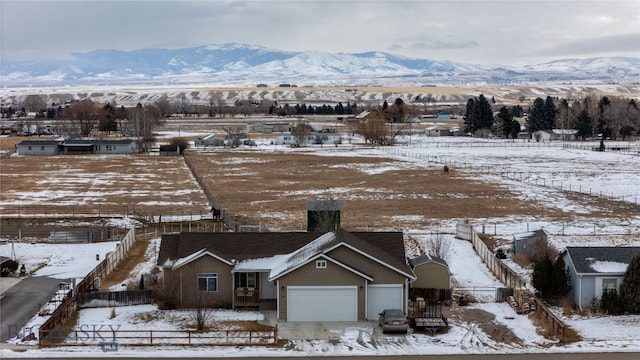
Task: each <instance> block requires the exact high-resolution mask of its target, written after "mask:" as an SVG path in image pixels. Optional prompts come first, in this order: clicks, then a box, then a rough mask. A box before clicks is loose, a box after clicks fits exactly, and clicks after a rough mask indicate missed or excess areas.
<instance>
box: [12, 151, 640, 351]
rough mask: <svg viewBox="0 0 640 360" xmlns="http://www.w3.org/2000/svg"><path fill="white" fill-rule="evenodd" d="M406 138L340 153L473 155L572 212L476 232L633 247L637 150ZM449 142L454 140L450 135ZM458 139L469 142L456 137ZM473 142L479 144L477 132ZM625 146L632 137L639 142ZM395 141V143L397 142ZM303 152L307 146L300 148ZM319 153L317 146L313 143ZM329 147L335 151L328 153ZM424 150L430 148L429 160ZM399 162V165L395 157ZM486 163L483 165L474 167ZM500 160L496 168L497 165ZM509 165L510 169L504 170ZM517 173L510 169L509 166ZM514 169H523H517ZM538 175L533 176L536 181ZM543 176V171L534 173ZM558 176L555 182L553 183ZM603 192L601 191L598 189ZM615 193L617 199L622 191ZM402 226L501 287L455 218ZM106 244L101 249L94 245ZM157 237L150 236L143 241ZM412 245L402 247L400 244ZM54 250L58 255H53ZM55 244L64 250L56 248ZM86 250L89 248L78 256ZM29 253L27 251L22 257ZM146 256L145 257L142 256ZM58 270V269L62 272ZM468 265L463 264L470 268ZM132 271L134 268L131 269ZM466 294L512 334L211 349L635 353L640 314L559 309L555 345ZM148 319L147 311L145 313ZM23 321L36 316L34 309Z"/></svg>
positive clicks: (639, 176) (463, 272)
mask: <svg viewBox="0 0 640 360" xmlns="http://www.w3.org/2000/svg"><path fill="white" fill-rule="evenodd" d="M418 140H420V139H415V138H414V139H413V143H414V144H415V145H416V146H404V147H397V148H394V149H392V150H389V149H388V148H387V149H368V150H352V151H351V152H350V151H347V150H345V151H344V153H343V155H345V156H380V155H386V156H389V157H391V158H397V159H403V160H405V161H414V162H415V163H416V166H424V165H425V163H427V162H435V161H437V162H436V164H440V163H441V162H445V163H450V164H456V165H455V166H456V167H459V168H464V165H463V164H473V166H475V167H478V168H479V169H475V170H471V169H470V170H469V171H476V173H477V176H479V177H482V178H485V179H489V180H491V181H496V182H500V183H502V184H504V185H505V186H510V187H512V188H515V189H518V194H519V196H520V197H521V198H522V200H523V201H526V200H527V199H537V200H543V201H544V202H545V203H546V204H549V205H548V206H553V207H557V208H561V209H565V210H566V211H568V212H572V213H574V214H575V215H574V221H571V222H570V223H569V222H556V221H553V219H548V218H544V217H540V218H522V217H520V218H492V217H491V216H490V214H487V217H486V218H484V219H476V220H474V222H472V224H473V225H474V227H475V228H476V230H477V231H482V229H483V228H484V230H485V231H486V232H488V233H492V234H495V235H497V236H498V237H503V238H505V239H508V238H509V237H510V236H512V235H513V234H517V233H523V232H527V231H529V230H533V229H538V228H543V229H545V230H546V231H547V233H548V234H549V239H550V242H551V244H552V245H553V246H555V247H556V248H558V249H561V248H563V247H565V246H567V245H576V244H581V245H589V244H591V245H626V246H640V238H638V235H637V234H639V233H640V211H639V210H638V207H637V204H638V202H639V201H640V187H639V186H638V184H640V171H639V170H638V169H640V157H638V156H631V155H621V154H617V153H613V152H604V153H602V152H595V151H590V150H581V149H572V148H563V147H559V146H553V147H548V146H517V147H516V146H513V147H512V146H510V145H505V144H501V143H500V142H486V144H484V145H477V146H470V145H467V146H465V145H461V144H452V143H450V141H448V140H438V142H439V145H438V146H437V145H436V144H435V143H434V141H433V139H423V140H424V143H423V145H419V142H418ZM452 141H454V143H455V142H457V141H459V140H458V139H456V140H452ZM465 141H473V140H471V139H465ZM479 143H483V142H482V141H479V142H478V144H479ZM632 145H635V146H638V145H639V144H638V143H634V144H632ZM400 150H401V151H400ZM305 151H310V150H309V149H305ZM317 151H318V152H319V153H320V152H321V151H322V150H321V149H318V150H317ZM331 155H332V156H335V155H336V154H335V152H332V153H331ZM433 157H437V158H438V160H436V159H434V158H433ZM403 166H406V165H403ZM482 168H485V169H488V170H484V171H482V170H481V169H482ZM497 169H499V170H497ZM507 174H511V175H507ZM513 174H517V175H513ZM520 175H522V176H523V178H520V177H519V176H520ZM535 179H537V180H535ZM541 179H543V180H541ZM559 183H562V185H559ZM569 188H570V189H571V191H576V189H577V191H578V192H580V193H582V194H583V195H580V196H589V195H588V192H587V191H582V190H585V189H586V188H588V189H589V190H588V191H590V192H591V193H592V195H598V196H599V194H600V192H602V193H604V195H606V194H607V193H610V194H612V196H606V197H607V198H611V197H613V198H616V201H622V202H626V203H628V204H629V207H628V209H629V211H628V212H627V213H624V214H622V213H612V214H605V215H602V216H598V217H594V216H590V215H592V213H593V212H596V211H600V210H597V209H596V206H595V205H594V206H585V205H581V206H577V205H576V203H575V201H574V200H572V198H571V197H570V196H568V195H567V194H566V193H564V192H563V191H561V190H567V189H569ZM604 195H603V197H604ZM622 196H624V198H622ZM406 231H407V233H408V235H410V236H411V237H413V238H415V239H416V240H417V242H418V243H420V244H424V243H425V242H427V241H429V239H430V238H431V236H432V234H431V232H432V231H438V233H441V234H442V236H444V237H445V238H446V239H447V240H449V241H450V243H451V257H450V259H448V260H449V265H450V269H451V272H452V276H453V278H454V281H455V283H456V284H457V286H459V287H464V288H473V287H477V288H482V287H497V286H500V284H499V283H498V281H497V280H496V279H495V278H494V277H493V276H492V275H491V274H490V273H489V271H488V270H487V269H486V267H485V266H484V265H483V264H482V263H481V262H480V260H479V259H478V258H477V256H475V254H474V252H473V249H472V248H471V244H469V243H468V242H466V241H463V240H458V239H455V238H454V232H455V221H451V222H444V223H440V224H439V228H438V229H430V228H427V227H426V226H425V225H422V224H421V223H420V222H419V221H416V224H415V227H414V228H410V229H406ZM87 246H95V248H93V247H92V248H83V247H81V246H78V245H73V246H69V247H65V248H61V247H59V246H58V245H43V244H33V245H31V244H21V245H20V246H17V244H16V247H15V252H16V254H17V255H18V256H24V258H23V259H24V260H23V261H30V262H27V263H28V264H33V265H31V266H35V264H41V263H45V262H48V263H51V264H52V265H54V264H55V267H54V266H52V267H51V268H50V269H49V268H48V266H44V267H42V268H41V269H40V270H39V271H38V273H37V274H36V275H45V274H64V276H65V277H70V276H79V277H81V276H83V274H85V273H86V272H87V271H88V270H87V269H90V268H91V266H92V265H94V264H95V263H96V261H95V254H96V253H99V252H100V251H108V249H109V246H115V245H113V244H111V245H109V244H93V245H87ZM99 246H105V247H106V248H99ZM152 246H157V240H154V241H152ZM412 251H415V249H408V252H412ZM58 252H60V254H58ZM62 253H64V256H63V254H62ZM10 254H11V248H10V245H9V244H5V245H1V246H0V255H3V256H9V255H10ZM87 254H89V255H87ZM27 259H29V260H27ZM150 261H152V259H150ZM150 266H151V263H148V264H141V265H140V266H139V268H138V270H137V271H138V272H141V271H145V269H148V268H149V267H150ZM61 269H65V270H64V271H63V270H61ZM470 269H472V270H471V271H470ZM136 276H137V274H136ZM475 297H476V298H478V299H479V300H480V301H479V302H478V303H476V304H473V305H472V307H473V308H477V309H480V310H484V311H486V312H488V313H491V314H494V315H495V319H494V320H493V321H494V322H495V323H497V324H500V325H504V326H506V327H507V328H508V329H510V330H511V331H512V332H513V333H514V334H515V335H516V336H517V337H518V338H519V339H520V342H518V343H504V342H498V341H495V340H493V339H492V338H491V337H490V336H488V335H487V334H485V333H484V332H483V331H482V329H481V328H480V327H479V325H480V324H475V323H464V322H456V321H455V320H452V321H451V328H450V329H449V331H448V332H447V333H445V334H438V335H436V336H430V335H424V334H410V335H407V336H406V337H405V336H394V335H388V336H387V335H385V336H377V335H376V334H375V332H374V331H373V328H372V325H371V324H366V325H363V326H356V327H349V328H345V329H344V330H342V333H341V335H340V339H341V340H340V341H339V342H330V341H303V340H296V341H292V342H290V343H289V345H288V346H286V347H284V348H274V347H259V346H257V347H241V348H236V347H216V348H215V352H216V356H225V357H238V356H256V357H277V356H310V355H365V354H366V355H396V354H398V355H399V354H403V355H404V354H407V353H412V354H466V353H524V352H538V351H539V352H542V351H544V352H549V351H551V352H606V351H630V352H640V315H627V316H615V317H608V316H586V315H585V316H577V315H572V316H569V317H563V320H564V321H565V322H566V324H568V325H569V326H571V327H572V328H573V329H575V330H576V331H577V332H578V333H579V334H580V336H581V337H582V340H581V341H578V342H575V343H571V344H569V345H559V344H557V343H556V342H555V341H552V340H549V339H546V338H544V337H542V336H541V335H540V334H539V330H538V329H536V327H535V326H534V325H533V323H532V322H531V320H530V319H529V318H528V317H526V316H523V315H517V314H516V313H515V312H514V311H513V310H512V309H511V308H510V307H509V306H508V305H507V304H496V303H493V302H491V301H490V298H489V296H487V295H485V294H483V293H482V292H479V293H478V294H475ZM155 310H156V309H155V308H154V307H153V306H148V305H145V306H139V307H129V308H125V307H123V308H117V310H116V312H117V317H116V318H115V320H117V324H118V325H122V328H125V327H127V326H134V325H133V324H134V322H136V321H138V322H139V321H140V320H139V319H140V313H145V312H155ZM216 316H217V317H220V318H225V319H229V318H234V317H235V318H237V319H238V320H247V319H250V320H254V319H255V320H257V319H259V318H260V316H261V314H258V313H236V312H225V311H219V312H216ZM108 317H109V314H108V311H107V310H106V309H92V310H88V309H87V310H82V311H81V312H80V319H79V323H95V324H108V323H109V322H110V321H112V320H110V319H108ZM150 318H151V317H150ZM32 324H37V319H36V318H34V320H33V322H32ZM145 326H147V327H150V328H151V327H152V328H155V329H167V328H172V327H173V326H175V324H173V323H172V322H170V321H168V322H167V321H162V320H160V319H158V320H157V321H152V322H149V323H147V324H146V325H145ZM152 349H153V350H154V352H153V356H155V357H164V356H166V357H169V356H180V357H187V356H205V355H209V353H208V351H211V348H207V347H194V348H182V347H181V348H175V347H162V348H152ZM1 351H2V352H1V353H0V355H6V356H9V355H10V356H13V357H18V356H22V357H25V358H27V357H43V356H53V357H56V356H77V357H91V356H103V355H104V353H103V352H102V351H101V350H100V348H98V347H97V346H96V347H65V348H61V349H28V350H26V351H24V352H14V351H12V350H8V349H2V350H1ZM149 351H150V348H143V349H138V348H126V347H122V348H120V349H119V352H118V356H123V355H130V356H134V357H138V356H139V357H148V355H149Z"/></svg>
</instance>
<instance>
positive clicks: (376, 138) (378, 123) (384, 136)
mask: <svg viewBox="0 0 640 360" xmlns="http://www.w3.org/2000/svg"><path fill="white" fill-rule="evenodd" d="M354 132H355V133H356V134H359V135H361V136H362V137H364V140H365V142H369V143H371V144H377V145H382V144H385V143H387V142H388V141H389V139H390V134H389V127H388V126H387V121H386V120H385V118H384V114H383V113H382V111H380V110H372V111H371V113H370V115H369V116H368V117H367V118H365V119H362V120H360V121H359V122H358V123H357V124H356V126H355V128H354Z"/></svg>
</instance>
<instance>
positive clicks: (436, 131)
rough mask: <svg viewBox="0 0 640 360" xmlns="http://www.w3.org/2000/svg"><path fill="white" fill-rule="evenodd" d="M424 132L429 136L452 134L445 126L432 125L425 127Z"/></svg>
mask: <svg viewBox="0 0 640 360" xmlns="http://www.w3.org/2000/svg"><path fill="white" fill-rule="evenodd" d="M424 134H425V135H426V136H429V137H435V136H450V135H451V132H450V131H449V129H448V128H444V127H442V126H431V127H428V128H426V129H424Z"/></svg>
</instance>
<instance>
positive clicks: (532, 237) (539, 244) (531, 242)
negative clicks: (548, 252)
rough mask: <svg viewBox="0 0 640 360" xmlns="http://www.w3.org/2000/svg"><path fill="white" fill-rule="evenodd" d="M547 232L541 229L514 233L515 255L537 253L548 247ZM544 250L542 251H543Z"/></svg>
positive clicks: (513, 247) (513, 249) (513, 248)
mask: <svg viewBox="0 0 640 360" xmlns="http://www.w3.org/2000/svg"><path fill="white" fill-rule="evenodd" d="M546 245H547V233H546V232H545V231H544V230H542V229H540V230H534V231H530V232H526V233H521V234H515V235H513V246H512V248H511V249H512V251H513V255H527V256H531V255H534V256H535V255H536V251H537V252H538V253H541V252H542V251H544V250H545V249H546V248H547V246H546ZM541 250H542V251H541Z"/></svg>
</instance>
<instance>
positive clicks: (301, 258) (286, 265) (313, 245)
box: [269, 232, 336, 280]
mask: <svg viewBox="0 0 640 360" xmlns="http://www.w3.org/2000/svg"><path fill="white" fill-rule="evenodd" d="M335 239H336V234H335V233H333V232H328V233H326V234H323V235H321V236H320V237H319V238H317V239H315V240H313V241H311V242H310V243H308V244H307V245H305V246H303V247H301V248H300V249H298V250H296V251H294V252H292V253H291V254H289V255H286V256H284V258H283V261H282V262H281V263H280V264H275V266H274V267H273V268H272V269H271V274H270V276H269V280H273V279H274V278H276V277H278V276H280V275H282V274H284V273H286V272H288V271H289V270H291V269H295V268H297V267H298V266H300V265H302V264H304V263H305V262H307V261H309V259H311V258H312V257H314V256H315V255H317V254H319V253H320V252H321V251H322V249H323V248H324V247H325V246H326V245H327V244H329V243H331V242H332V241H334V240H335Z"/></svg>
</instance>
